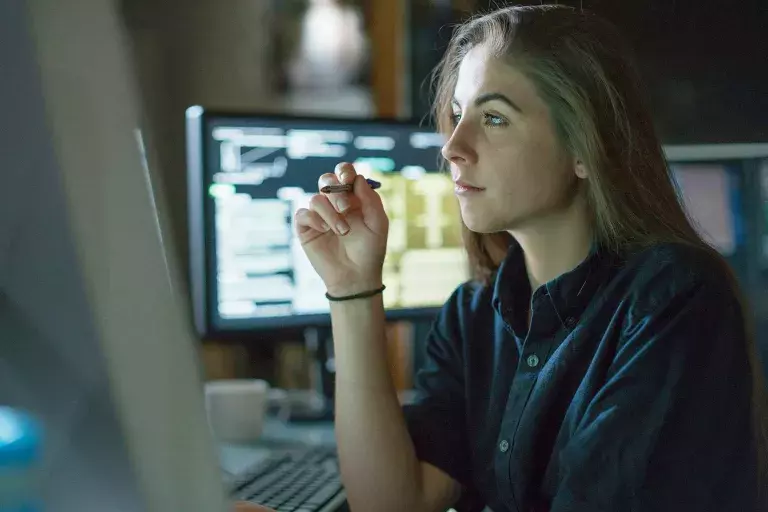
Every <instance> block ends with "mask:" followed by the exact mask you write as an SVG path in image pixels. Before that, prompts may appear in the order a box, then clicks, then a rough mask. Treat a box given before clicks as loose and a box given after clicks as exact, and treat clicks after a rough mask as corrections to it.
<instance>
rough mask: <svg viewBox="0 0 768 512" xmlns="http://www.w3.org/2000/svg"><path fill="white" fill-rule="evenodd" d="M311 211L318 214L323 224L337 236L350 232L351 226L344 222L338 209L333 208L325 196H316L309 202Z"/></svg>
mask: <svg viewBox="0 0 768 512" xmlns="http://www.w3.org/2000/svg"><path fill="white" fill-rule="evenodd" d="M309 209H310V210H312V211H313V212H315V213H317V214H318V215H319V216H320V217H321V218H322V219H323V222H325V223H326V224H328V225H329V226H330V227H331V229H332V230H333V232H334V233H336V234H337V235H341V236H343V235H346V234H347V233H348V232H349V224H347V221H346V220H344V217H343V216H342V215H340V214H339V213H338V212H337V211H336V208H334V207H333V205H332V204H331V202H330V200H329V199H328V197H326V196H325V195H324V194H315V195H314V196H312V198H311V199H310V200H309Z"/></svg>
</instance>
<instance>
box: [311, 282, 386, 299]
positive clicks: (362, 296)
mask: <svg viewBox="0 0 768 512" xmlns="http://www.w3.org/2000/svg"><path fill="white" fill-rule="evenodd" d="M386 288H387V287H386V286H384V285H381V288H376V289H375V290H368V291H367V292H360V293H355V294H354V295H344V296H343V297H334V296H333V295H329V294H328V292H325V298H326V299H328V300H331V301H333V302H341V301H343V300H353V299H367V298H368V297H373V296H374V295H378V294H380V293H381V292H383V291H384V290H385V289H386Z"/></svg>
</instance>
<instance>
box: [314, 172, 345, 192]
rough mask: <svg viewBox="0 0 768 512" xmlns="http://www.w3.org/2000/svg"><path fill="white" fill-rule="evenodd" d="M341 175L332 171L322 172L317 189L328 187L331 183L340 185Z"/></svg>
mask: <svg viewBox="0 0 768 512" xmlns="http://www.w3.org/2000/svg"><path fill="white" fill-rule="evenodd" d="M340 184H341V182H340V181H339V177H338V176H336V175H335V174H334V173H332V172H327V173H325V174H321V175H320V178H318V180H317V190H320V189H322V188H323V187H327V186H329V185H340Z"/></svg>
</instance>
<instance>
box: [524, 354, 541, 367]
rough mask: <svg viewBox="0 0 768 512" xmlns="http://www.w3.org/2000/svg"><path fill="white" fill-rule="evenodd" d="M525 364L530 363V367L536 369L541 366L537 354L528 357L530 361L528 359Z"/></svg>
mask: <svg viewBox="0 0 768 512" xmlns="http://www.w3.org/2000/svg"><path fill="white" fill-rule="evenodd" d="M525 362H526V363H528V366H529V367H531V368H536V367H537V366H539V356H537V355H536V354H531V355H529V356H528V359H526V360H525Z"/></svg>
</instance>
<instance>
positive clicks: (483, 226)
mask: <svg viewBox="0 0 768 512" xmlns="http://www.w3.org/2000/svg"><path fill="white" fill-rule="evenodd" d="M461 217H462V220H463V221H464V225H465V226H467V229H469V230H470V231H472V232H474V233H480V234H488V233H498V232H499V231H505V230H506V229H507V228H506V223H502V222H498V221H494V219H489V218H483V217H480V216H477V215H464V214H462V216H461Z"/></svg>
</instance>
